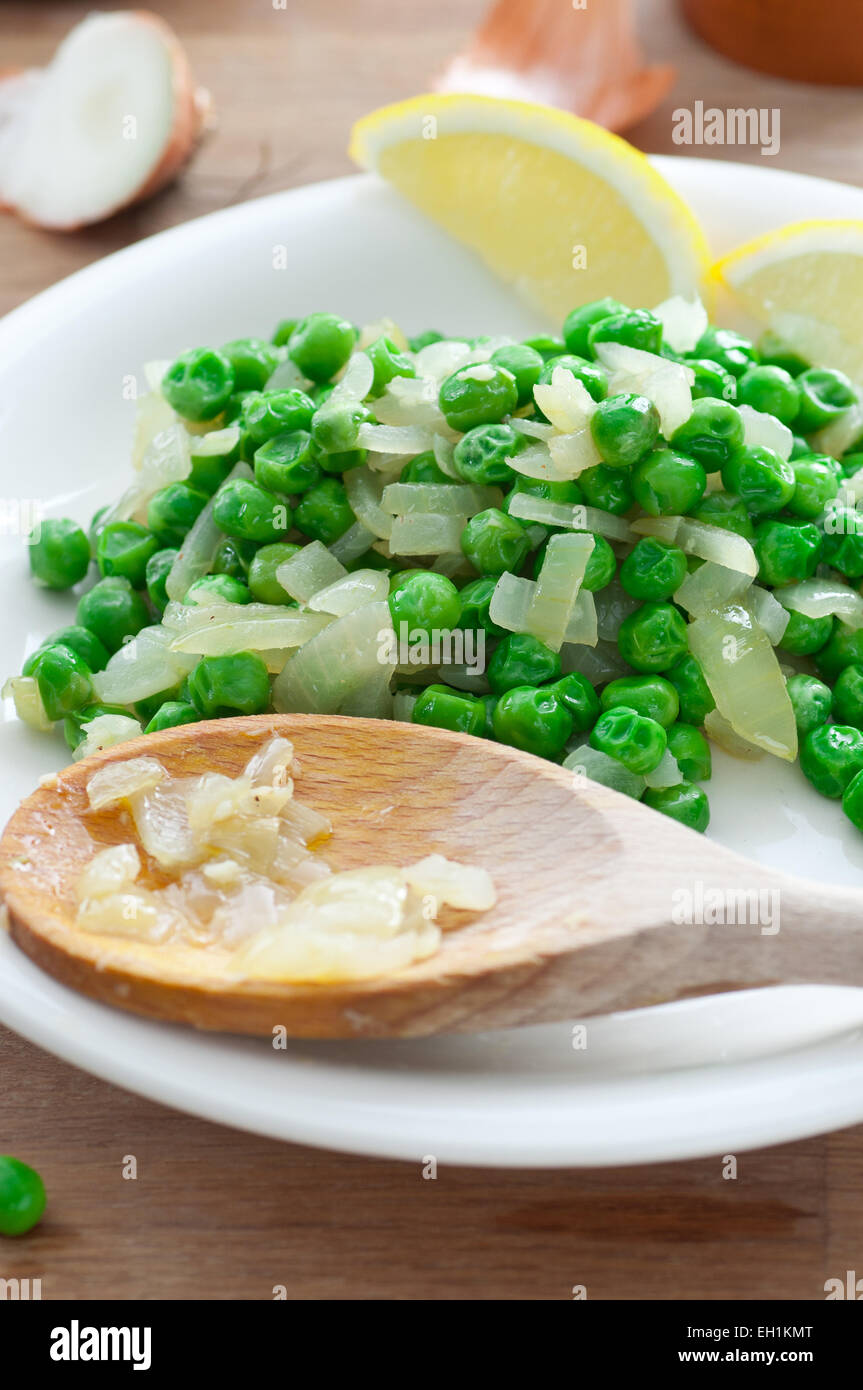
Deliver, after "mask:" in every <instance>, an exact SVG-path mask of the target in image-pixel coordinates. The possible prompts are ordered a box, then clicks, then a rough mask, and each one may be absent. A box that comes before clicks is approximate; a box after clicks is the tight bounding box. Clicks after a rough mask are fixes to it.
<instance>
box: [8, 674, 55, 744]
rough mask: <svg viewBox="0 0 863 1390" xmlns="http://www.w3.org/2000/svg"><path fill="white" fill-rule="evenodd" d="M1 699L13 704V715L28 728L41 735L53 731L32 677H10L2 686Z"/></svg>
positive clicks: (36, 684)
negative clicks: (10, 701) (35, 730)
mask: <svg viewBox="0 0 863 1390" xmlns="http://www.w3.org/2000/svg"><path fill="white" fill-rule="evenodd" d="M3 699H4V700H12V701H13V702H14V704H15V713H16V714H17V716H18V718H19V719H20V720H21V723H22V724H26V725H27V727H28V728H30V729H37V730H38V731H39V733H41V734H47V733H50V731H51V730H52V729H53V727H54V723H53V720H51V719H49V718H48V715H47V714H46V713H45V706H44V705H43V704H42V696H41V695H40V694H39V686H38V683H37V681H36V679H35V677H34V676H10V677H9V679H8V680H7V681H6V683H5V685H4V686H3Z"/></svg>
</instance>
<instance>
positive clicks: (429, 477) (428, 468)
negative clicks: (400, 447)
mask: <svg viewBox="0 0 863 1390" xmlns="http://www.w3.org/2000/svg"><path fill="white" fill-rule="evenodd" d="M452 481H453V480H452V478H448V477H447V475H446V473H444V471H443V469H442V468H441V467H440V466H439V464H438V461H437V459H436V458H435V456H434V454H433V453H432V451H431V449H427V450H426V451H425V453H424V454H416V455H415V456H414V458H412V459H410V460H409V461H408V462H407V463H406V464H405V466H404V468H403V469H402V471H401V473H400V474H399V482H400V483H450V484H451V483H452Z"/></svg>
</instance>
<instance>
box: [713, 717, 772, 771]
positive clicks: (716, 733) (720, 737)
mask: <svg viewBox="0 0 863 1390" xmlns="http://www.w3.org/2000/svg"><path fill="white" fill-rule="evenodd" d="M704 732H705V733H706V734H707V737H708V738H709V739H710V741H711V743H715V744H716V746H717V748H721V749H722V751H723V752H724V753H728V754H730V756H731V757H732V758H742V759H743V761H744V762H750V763H752V762H758V761H759V760H760V759H761V758H763V757H764V749H763V748H757V747H756V746H755V744H754V743H750V742H749V740H748V739H746V738H741V736H740V734H738V733H737V731H736V729H733V728H732V727H731V725H730V724H729V722H728V720H727V719H726V718H725V716H724V715H723V714H720V713H719V710H718V709H712V710H711V711H710V713H709V714H707V715H706V716H705V719H704Z"/></svg>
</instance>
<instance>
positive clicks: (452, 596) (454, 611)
mask: <svg viewBox="0 0 863 1390" xmlns="http://www.w3.org/2000/svg"><path fill="white" fill-rule="evenodd" d="M389 607H390V614H391V616H392V620H393V626H394V628H395V630H396V632H397V633H400V630H401V624H402V623H405V624H406V625H407V629H408V640H409V641H410V639H411V638H412V637H413V636H414V635H417V636H427V635H428V634H429V633H430V632H433V631H437V632H449V631H451V630H452V629H453V628H455V627H457V626H458V622H459V618H460V616H461V611H462V603H461V599H460V598H459V592H458V589H457V588H456V586H455V585H454V584H453V582H452V580H451V579H447V577H446V576H445V575H443V574H436V573H435V572H434V570H413V571H411V572H410V573H409V574H406V575H404V576H402V577H401V578H399V579H398V580H397V582H396V584H395V585H394V587H393V588H392V589H391V591H390V596H389Z"/></svg>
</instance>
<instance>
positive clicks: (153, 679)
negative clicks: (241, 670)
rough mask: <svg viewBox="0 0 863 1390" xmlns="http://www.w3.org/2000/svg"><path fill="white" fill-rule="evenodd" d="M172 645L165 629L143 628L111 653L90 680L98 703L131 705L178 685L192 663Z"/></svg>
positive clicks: (159, 627)
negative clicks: (105, 664)
mask: <svg viewBox="0 0 863 1390" xmlns="http://www.w3.org/2000/svg"><path fill="white" fill-rule="evenodd" d="M173 643H174V634H173V633H172V632H171V631H170V630H169V629H168V628H165V627H162V626H156V627H144V628H142V629H141V631H140V632H139V633H138V634H137V635H136V636H135V637H133V638H132V640H131V641H130V642H126V643H125V645H124V646H122V647H120V649H119V651H116V652H114V655H113V656H112V657H111V659H110V661H109V662H108V664H107V666H106V667H105V669H104V670H103V671H97V672H96V673H95V675H94V676H93V689H94V690H95V692H96V694H97V696H98V697H99V699H100V700H102V701H103V702H104V703H105V704H108V705H134V704H136V703H137V701H138V700H146V699H149V697H150V696H151V695H158V694H159V692H160V691H162V690H170V689H171V688H172V687H173V686H175V685H179V683H180V681H181V680H182V679H183V677H184V676H185V675H187V674H188V672H189V671H191V669H192V667H193V666H194V664H195V662H194V660H190V659H189V658H188V657H186V656H183V655H182V654H181V653H182V650H183V649H182V648H180V649H175V648H174V645H173ZM189 650H194V648H191V649H189ZM235 650H236V649H235Z"/></svg>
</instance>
